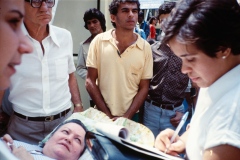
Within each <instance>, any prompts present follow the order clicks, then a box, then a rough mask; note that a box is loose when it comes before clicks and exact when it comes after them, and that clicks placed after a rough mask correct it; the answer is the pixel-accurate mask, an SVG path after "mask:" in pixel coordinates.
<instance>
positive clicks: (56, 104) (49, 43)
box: [8, 0, 83, 144]
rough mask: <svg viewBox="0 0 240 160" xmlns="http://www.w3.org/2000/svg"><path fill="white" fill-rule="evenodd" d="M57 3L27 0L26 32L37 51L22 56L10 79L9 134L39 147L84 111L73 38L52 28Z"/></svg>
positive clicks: (64, 31) (65, 31)
mask: <svg viewBox="0 0 240 160" xmlns="http://www.w3.org/2000/svg"><path fill="white" fill-rule="evenodd" d="M54 4H55V0H25V18H24V26H23V30H24V33H25V35H26V36H27V37H28V38H29V39H30V40H31V41H32V43H33V46H34V51H33V53H32V54H29V56H28V55H27V56H23V57H22V61H23V63H21V65H19V66H18V67H16V70H17V73H16V74H15V75H14V76H13V77H12V79H11V86H10V95H9V100H10V102H11V103H12V104H13V110H14V113H13V114H12V115H11V118H10V123H9V127H8V133H9V134H10V135H11V136H12V137H13V138H14V139H16V140H21V141H24V142H27V143H31V144H37V143H38V142H39V141H40V140H42V139H43V138H44V137H45V136H46V135H47V134H49V133H50V132H51V131H52V130H53V129H54V128H55V127H56V126H57V125H58V124H59V123H61V122H62V121H64V120H65V119H66V118H68V117H69V116H70V115H71V114H72V111H71V106H72V103H73V104H74V112H78V111H82V110H83V106H82V102H81V99H80V92H79V90H78V85H77V81H76V78H75V75H74V71H75V70H76V69H75V66H74V62H73V51H72V47H73V44H72V37H71V34H70V32H69V31H67V30H65V29H62V28H59V27H56V26H53V25H50V24H49V22H50V21H51V19H52V7H53V6H54Z"/></svg>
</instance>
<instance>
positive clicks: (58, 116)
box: [14, 108, 70, 122]
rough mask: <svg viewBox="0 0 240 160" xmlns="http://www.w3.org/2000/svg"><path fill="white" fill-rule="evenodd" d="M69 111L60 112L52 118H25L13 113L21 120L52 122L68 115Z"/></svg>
mask: <svg viewBox="0 0 240 160" xmlns="http://www.w3.org/2000/svg"><path fill="white" fill-rule="evenodd" d="M69 111H70V108H69V109H66V110H65V111H62V112H61V113H58V114H56V115H52V116H46V117H27V116H24V115H22V114H20V113H17V112H14V114H15V115H16V116H18V117H20V118H23V119H26V120H29V121H42V122H43V121H53V120H55V119H58V118H60V117H63V116H65V115H66V114H68V112H69Z"/></svg>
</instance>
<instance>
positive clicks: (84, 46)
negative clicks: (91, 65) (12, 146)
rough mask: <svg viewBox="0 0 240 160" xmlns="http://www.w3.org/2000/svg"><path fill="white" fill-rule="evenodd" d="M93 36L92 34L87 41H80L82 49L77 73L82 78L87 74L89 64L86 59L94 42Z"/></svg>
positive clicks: (79, 54)
mask: <svg viewBox="0 0 240 160" xmlns="http://www.w3.org/2000/svg"><path fill="white" fill-rule="evenodd" d="M92 40H93V37H92V36H90V37H89V38H88V39H87V40H86V41H84V42H81V43H80V49H79V52H78V63H77V71H76V72H77V74H78V75H79V76H80V77H81V78H82V79H84V80H85V79H86V76H87V66H86V60H87V55H88V49H89V45H90V43H91V42H92Z"/></svg>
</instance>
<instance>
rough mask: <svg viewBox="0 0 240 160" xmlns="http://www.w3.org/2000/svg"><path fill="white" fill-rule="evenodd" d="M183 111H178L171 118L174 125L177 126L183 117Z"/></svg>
mask: <svg viewBox="0 0 240 160" xmlns="http://www.w3.org/2000/svg"><path fill="white" fill-rule="evenodd" d="M182 116H183V113H182V112H176V116H175V117H173V118H171V119H170V122H171V123H172V125H173V126H174V127H177V126H178V124H179V123H180V121H181V119H182Z"/></svg>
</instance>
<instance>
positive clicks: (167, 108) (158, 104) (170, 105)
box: [146, 98, 181, 111]
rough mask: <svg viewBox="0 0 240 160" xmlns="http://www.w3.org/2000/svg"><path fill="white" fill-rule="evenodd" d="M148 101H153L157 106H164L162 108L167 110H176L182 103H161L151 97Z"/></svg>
mask: <svg viewBox="0 0 240 160" xmlns="http://www.w3.org/2000/svg"><path fill="white" fill-rule="evenodd" d="M146 101H147V102H148V103H151V104H152V105H154V106H156V107H159V108H162V109H166V110H171V111H172V110H174V108H175V107H179V106H180V105H181V104H179V105H178V104H177V105H174V104H160V103H157V102H155V101H153V100H151V99H149V98H147V99H146Z"/></svg>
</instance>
